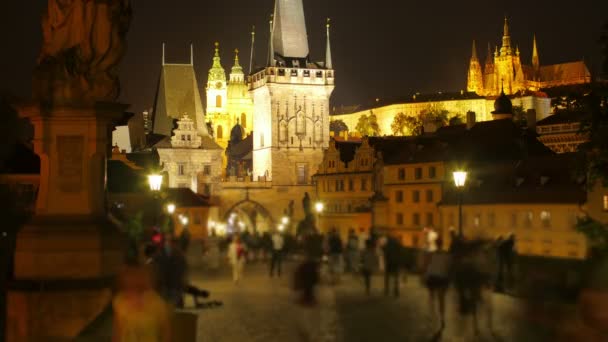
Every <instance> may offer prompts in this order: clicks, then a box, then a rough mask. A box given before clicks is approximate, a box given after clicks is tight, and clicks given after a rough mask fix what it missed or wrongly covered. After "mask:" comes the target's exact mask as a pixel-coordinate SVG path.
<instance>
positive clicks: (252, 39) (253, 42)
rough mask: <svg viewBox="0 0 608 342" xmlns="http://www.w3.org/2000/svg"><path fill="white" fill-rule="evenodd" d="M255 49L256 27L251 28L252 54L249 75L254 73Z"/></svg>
mask: <svg viewBox="0 0 608 342" xmlns="http://www.w3.org/2000/svg"><path fill="white" fill-rule="evenodd" d="M254 48H255V25H254V26H253V27H251V54H250V56H249V75H251V73H252V72H253V51H254Z"/></svg>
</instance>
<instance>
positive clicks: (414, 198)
mask: <svg viewBox="0 0 608 342" xmlns="http://www.w3.org/2000/svg"><path fill="white" fill-rule="evenodd" d="M412 201H413V202H414V203H418V202H420V191H418V190H414V192H413V193H412Z"/></svg>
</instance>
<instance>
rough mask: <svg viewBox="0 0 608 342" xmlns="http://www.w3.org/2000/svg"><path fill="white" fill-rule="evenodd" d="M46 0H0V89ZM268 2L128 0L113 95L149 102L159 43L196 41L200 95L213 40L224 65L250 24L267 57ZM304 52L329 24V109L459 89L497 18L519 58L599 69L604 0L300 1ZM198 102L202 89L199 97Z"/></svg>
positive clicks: (136, 105)
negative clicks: (125, 46)
mask: <svg viewBox="0 0 608 342" xmlns="http://www.w3.org/2000/svg"><path fill="white" fill-rule="evenodd" d="M46 2H47V1H46V0H27V1H26V0H23V1H14V0H13V1H5V2H4V3H3V5H2V11H1V12H0V28H1V29H0V41H1V42H2V47H3V48H2V49H1V50H0V92H1V91H8V92H10V93H12V94H15V95H18V96H22V97H28V96H29V94H30V75H31V70H32V69H33V67H34V64H35V60H36V56H37V54H38V51H39V49H40V39H41V38H40V36H41V34H40V25H39V22H40V17H41V14H42V12H43V10H44V7H45V5H46ZM273 2H274V0H132V3H133V7H134V10H135V16H134V21H133V23H132V26H131V31H130V33H129V35H128V41H129V51H128V53H127V56H126V57H125V59H124V61H123V63H122V66H121V81H122V85H123V92H122V95H121V100H122V101H123V102H126V103H130V104H132V107H131V110H133V111H141V110H143V109H144V108H146V107H150V106H152V103H153V99H154V92H155V87H156V83H157V79H158V74H159V70H160V61H161V43H162V42H166V43H167V55H168V57H167V58H168V60H169V61H174V62H187V61H188V58H189V56H188V54H189V49H188V44H189V43H190V42H193V43H194V45H195V67H196V70H197V76H198V80H199V83H200V84H201V89H204V88H202V87H203V86H204V85H203V84H204V82H206V79H207V70H208V68H209V67H210V65H211V57H212V54H213V42H214V41H216V40H218V41H220V43H221V47H222V57H223V64H224V67H226V68H228V67H230V66H232V58H233V57H232V52H231V51H232V50H234V48H239V49H240V50H241V51H242V52H243V53H242V60H243V64H248V63H247V59H248V58H247V57H246V56H248V52H249V39H250V34H249V32H250V28H251V25H253V24H255V25H256V27H257V33H258V34H257V48H256V51H257V52H256V54H257V57H258V58H257V61H258V63H262V62H263V61H265V59H266V51H267V50H266V46H267V45H266V44H267V37H268V33H267V31H268V15H269V14H270V13H271V11H272V8H273ZM304 6H305V11H306V19H307V25H308V36H309V42H310V46H311V57H312V59H314V60H323V58H324V57H323V56H324V53H325V52H324V46H325V45H324V44H325V36H324V23H325V18H326V17H328V16H329V17H331V18H332V23H333V27H332V31H333V33H332V35H333V37H332V42H333V56H334V67H335V68H336V70H337V75H336V77H337V79H336V82H337V87H336V90H335V92H334V95H333V97H332V101H333V104H334V105H341V104H354V103H366V102H368V101H369V100H370V99H373V98H375V97H381V98H387V97H396V96H403V95H406V94H408V93H411V92H413V91H420V92H431V91H432V92H435V91H450V90H451V91H459V90H461V89H463V88H464V87H465V86H466V71H467V66H468V59H469V56H470V51H471V41H472V39H476V40H477V41H478V47H479V52H480V54H481V56H480V57H481V58H482V60H483V58H485V50H486V46H487V42H491V43H492V44H498V43H499V42H500V38H501V34H502V24H503V17H504V15H505V14H507V15H508V16H509V18H510V22H511V31H512V36H513V43H514V44H518V45H519V46H520V49H521V52H522V58H523V61H524V63H530V61H529V60H530V54H531V45H532V35H533V33H536V35H537V38H538V44H539V50H540V58H541V64H550V63H559V62H565V61H572V60H578V59H581V58H583V57H585V58H586V59H587V60H588V61H590V62H591V63H597V62H598V55H597V50H598V48H597V44H596V41H597V39H598V36H599V32H600V28H601V26H602V24H603V23H604V22H606V21H608V1H605V0H578V1H567V2H566V1H556V0H534V1H530V0H525V1H524V0H510V1H506V0H505V1H498V2H497V1H491V0H469V1H436V0H435V1H406V0H374V1H370V0H304ZM202 95H204V92H203V93H202Z"/></svg>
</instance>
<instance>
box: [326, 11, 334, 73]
mask: <svg viewBox="0 0 608 342" xmlns="http://www.w3.org/2000/svg"><path fill="white" fill-rule="evenodd" d="M325 26H326V28H327V47H326V48H325V68H326V69H333V64H332V60H331V43H330V40H329V28H330V26H331V25H330V19H329V18H327V25H325Z"/></svg>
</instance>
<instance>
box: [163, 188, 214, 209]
mask: <svg viewBox="0 0 608 342" xmlns="http://www.w3.org/2000/svg"><path fill="white" fill-rule="evenodd" d="M165 192H166V194H167V201H169V202H172V203H175V205H176V206H177V207H178V208H188V207H189V208H192V207H209V206H210V204H209V201H208V199H207V198H205V197H203V196H201V195H198V194H196V193H194V192H193V191H192V190H190V188H170V189H166V190H165Z"/></svg>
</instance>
